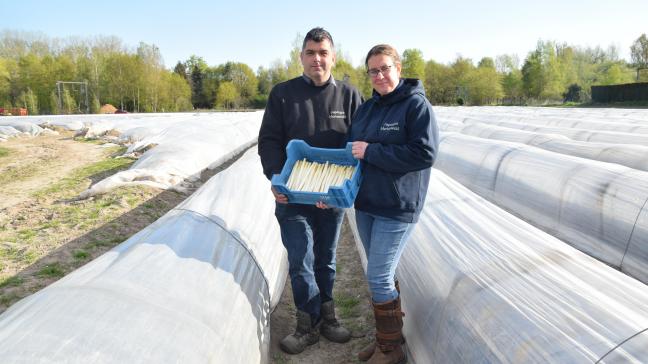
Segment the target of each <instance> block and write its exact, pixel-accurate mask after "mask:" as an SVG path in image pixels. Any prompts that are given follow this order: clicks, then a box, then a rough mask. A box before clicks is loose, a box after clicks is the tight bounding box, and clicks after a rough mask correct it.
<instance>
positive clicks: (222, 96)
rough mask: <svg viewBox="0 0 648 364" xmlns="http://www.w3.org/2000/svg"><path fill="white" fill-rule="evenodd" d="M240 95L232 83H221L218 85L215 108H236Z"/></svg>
mask: <svg viewBox="0 0 648 364" xmlns="http://www.w3.org/2000/svg"><path fill="white" fill-rule="evenodd" d="M239 97H240V95H239V93H238V90H237V89H236V85H234V83H233V82H232V81H223V82H221V83H220V85H218V94H217V95H216V106H217V107H220V108H224V109H231V108H233V107H236V105H237V102H238V99H239Z"/></svg>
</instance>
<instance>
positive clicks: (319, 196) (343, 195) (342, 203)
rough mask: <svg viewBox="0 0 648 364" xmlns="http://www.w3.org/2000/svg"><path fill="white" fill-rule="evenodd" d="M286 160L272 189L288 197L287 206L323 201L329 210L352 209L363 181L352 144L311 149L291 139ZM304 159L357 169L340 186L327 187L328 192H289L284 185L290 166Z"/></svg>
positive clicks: (297, 140)
mask: <svg viewBox="0 0 648 364" xmlns="http://www.w3.org/2000/svg"><path fill="white" fill-rule="evenodd" d="M286 155H287V157H288V158H287V160H286V163H285V164H284V166H283V169H282V170H281V174H275V175H274V176H272V187H274V189H275V190H276V191H277V192H279V193H282V194H284V195H286V196H287V197H288V202H289V203H299V204H305V205H315V203H316V202H318V201H322V202H324V203H325V204H327V205H329V206H332V207H341V208H347V207H351V206H353V201H354V200H355V198H356V195H357V194H358V189H359V188H360V182H361V180H362V173H361V172H362V171H361V164H360V161H359V160H357V159H355V158H353V155H352V154H351V143H347V145H346V148H345V149H327V148H314V147H311V146H310V145H308V144H306V142H305V141H303V140H299V139H293V140H291V141H290V142H288V145H287V146H286ZM304 158H306V160H307V161H309V162H318V163H325V162H327V161H328V162H329V163H334V164H339V165H344V166H355V167H356V169H355V171H354V172H353V175H352V176H351V179H350V180H349V179H347V180H345V181H344V182H343V183H342V186H339V187H330V188H329V190H328V192H327V193H322V192H304V191H292V190H290V189H288V187H287V186H286V183H287V182H288V177H290V172H292V169H293V166H294V165H295V163H296V162H297V161H298V160H302V159H304Z"/></svg>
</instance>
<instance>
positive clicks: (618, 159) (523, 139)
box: [440, 120, 648, 171]
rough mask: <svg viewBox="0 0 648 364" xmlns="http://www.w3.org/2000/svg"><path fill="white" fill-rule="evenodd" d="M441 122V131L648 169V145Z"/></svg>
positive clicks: (475, 124) (477, 124) (478, 124)
mask: <svg viewBox="0 0 648 364" xmlns="http://www.w3.org/2000/svg"><path fill="white" fill-rule="evenodd" d="M440 125H441V130H442V131H457V132H460V133H462V134H466V135H473V136H477V137H480V138H488V139H496V140H504V141H509V142H516V143H524V144H528V145H532V146H535V147H538V148H542V149H545V150H549V151H552V152H556V153H562V154H567V155H573V156H576V157H582V158H587V159H593V160H599V161H602V162H608V163H616V164H621V165H624V166H627V167H630V168H635V169H639V170H642V171H648V146H643V145H632V144H612V143H596V142H583V141H577V140H571V139H569V138H568V137H566V136H564V135H559V134H543V133H537V132H530V131H525V130H518V129H511V128H506V127H500V126H496V125H489V124H484V123H472V122H470V123H467V124H462V123H458V122H453V121H450V120H446V121H445V122H442V123H440Z"/></svg>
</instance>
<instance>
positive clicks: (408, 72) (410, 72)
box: [401, 49, 425, 80]
mask: <svg viewBox="0 0 648 364" xmlns="http://www.w3.org/2000/svg"><path fill="white" fill-rule="evenodd" d="M401 75H402V77H408V78H417V79H419V80H424V79H425V60H424V59H423V53H422V52H421V51H420V50H418V49H406V50H405V51H403V59H402V70H401Z"/></svg>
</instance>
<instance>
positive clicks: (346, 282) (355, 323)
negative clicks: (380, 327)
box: [270, 219, 374, 364]
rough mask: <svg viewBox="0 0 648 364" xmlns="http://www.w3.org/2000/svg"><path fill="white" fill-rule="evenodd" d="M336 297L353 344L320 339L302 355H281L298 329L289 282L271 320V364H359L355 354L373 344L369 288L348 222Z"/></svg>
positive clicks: (341, 247)
mask: <svg viewBox="0 0 648 364" xmlns="http://www.w3.org/2000/svg"><path fill="white" fill-rule="evenodd" d="M333 294H334V296H335V302H336V312H337V315H338V318H339V319H340V321H341V322H342V324H343V325H344V326H345V327H347V328H348V329H350V330H351V334H352V337H353V338H352V339H351V341H349V342H348V343H345V344H336V343H332V342H330V341H328V340H326V339H325V338H324V337H320V341H319V343H317V344H315V345H312V346H310V347H308V348H307V349H306V350H305V351H304V352H303V353H301V354H298V355H289V354H286V353H284V352H282V351H281V349H280V348H279V341H280V340H281V339H282V338H283V337H284V336H286V335H288V334H290V333H291V332H293V331H294V328H295V305H294V303H293V299H292V289H291V288H290V278H288V281H287V282H286V286H285V288H284V291H283V294H282V296H281V301H280V302H279V304H278V305H277V308H276V309H275V311H274V312H273V313H272V317H271V322H270V329H271V330H270V337H271V340H272V341H271V347H270V358H271V361H270V362H271V363H274V364H282V363H313V364H320V363H321V364H338V363H356V362H357V363H360V361H358V360H357V359H356V354H357V352H358V351H360V350H361V349H362V348H364V346H365V345H367V343H369V342H370V341H371V339H372V335H373V325H374V318H373V311H372V309H371V305H370V303H369V288H368V286H367V283H366V280H365V278H364V273H363V270H362V265H361V263H360V257H359V255H358V252H357V250H356V247H355V241H354V240H353V234H352V233H351V229H350V228H349V224H348V222H347V220H346V219H345V220H344V224H343V225H342V233H341V235H340V242H339V244H338V251H337V278H336V281H335V287H334V291H333Z"/></svg>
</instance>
